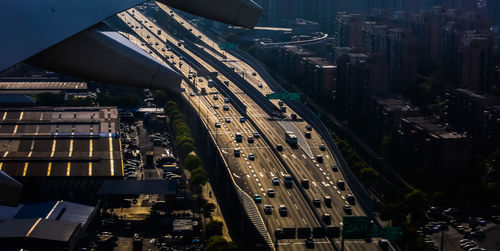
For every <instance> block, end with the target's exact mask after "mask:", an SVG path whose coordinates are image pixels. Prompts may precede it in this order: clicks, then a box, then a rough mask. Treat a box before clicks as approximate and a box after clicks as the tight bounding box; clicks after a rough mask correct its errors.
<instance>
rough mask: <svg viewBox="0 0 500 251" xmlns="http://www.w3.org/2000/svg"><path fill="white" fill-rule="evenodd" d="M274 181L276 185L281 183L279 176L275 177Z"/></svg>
mask: <svg viewBox="0 0 500 251" xmlns="http://www.w3.org/2000/svg"><path fill="white" fill-rule="evenodd" d="M272 181H273V185H275V186H279V185H280V179H278V177H274V178H273V180H272Z"/></svg>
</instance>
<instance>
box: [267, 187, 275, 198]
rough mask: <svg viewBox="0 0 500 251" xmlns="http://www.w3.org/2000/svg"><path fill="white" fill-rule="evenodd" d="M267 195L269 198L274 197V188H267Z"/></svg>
mask: <svg viewBox="0 0 500 251" xmlns="http://www.w3.org/2000/svg"><path fill="white" fill-rule="evenodd" d="M267 196H268V197H269V198H274V197H275V196H276V192H275V191H274V189H272V188H269V189H267Z"/></svg>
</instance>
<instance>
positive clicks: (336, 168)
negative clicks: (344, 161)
mask: <svg viewBox="0 0 500 251" xmlns="http://www.w3.org/2000/svg"><path fill="white" fill-rule="evenodd" d="M332 170H333V171H334V172H338V171H339V168H338V167H337V165H336V164H333V165H332Z"/></svg>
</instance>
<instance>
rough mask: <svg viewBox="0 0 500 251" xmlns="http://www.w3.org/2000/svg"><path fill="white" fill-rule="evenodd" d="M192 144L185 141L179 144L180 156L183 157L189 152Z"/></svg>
mask: <svg viewBox="0 0 500 251" xmlns="http://www.w3.org/2000/svg"><path fill="white" fill-rule="evenodd" d="M193 149H194V148H193V144H191V143H189V142H186V143H184V144H182V145H181V147H180V152H181V157H182V159H184V158H185V157H186V156H187V155H188V154H189V153H190V152H192V151H193Z"/></svg>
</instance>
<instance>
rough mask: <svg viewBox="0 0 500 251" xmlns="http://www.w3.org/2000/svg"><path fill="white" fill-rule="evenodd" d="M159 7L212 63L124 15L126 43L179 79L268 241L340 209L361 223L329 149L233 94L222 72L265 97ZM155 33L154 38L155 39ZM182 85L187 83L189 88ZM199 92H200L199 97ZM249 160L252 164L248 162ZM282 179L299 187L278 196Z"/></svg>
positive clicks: (256, 79)
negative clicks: (289, 136) (251, 202)
mask: <svg viewBox="0 0 500 251" xmlns="http://www.w3.org/2000/svg"><path fill="white" fill-rule="evenodd" d="M160 7H161V8H162V9H163V10H164V11H166V12H167V13H168V14H169V15H170V16H171V17H172V18H174V19H175V21H177V22H178V23H179V24H181V25H184V26H185V28H186V30H189V31H190V32H192V33H193V34H194V35H195V36H196V37H198V38H199V41H198V42H200V43H199V44H196V45H195V46H199V47H201V48H203V50H204V51H205V52H206V53H209V54H210V55H211V57H212V59H210V57H207V56H206V55H203V54H200V53H199V51H198V52H194V51H192V50H189V49H188V48H187V47H188V46H186V45H185V44H183V41H181V40H180V39H179V38H176V37H173V36H171V35H170V34H169V33H168V32H167V31H165V30H163V29H161V28H160V27H158V26H157V25H156V24H155V23H154V22H152V21H151V20H150V19H148V18H147V17H145V16H144V15H143V14H141V13H140V12H138V11H137V10H135V9H131V10H128V11H126V12H123V13H121V14H119V17H120V18H121V19H122V20H123V21H124V22H125V23H127V24H128V25H129V27H131V28H132V29H133V30H134V32H135V33H136V35H137V37H135V36H128V37H129V39H130V40H131V41H132V42H134V43H136V44H137V45H139V46H141V47H142V48H143V49H144V50H146V51H148V52H149V53H150V54H151V55H152V56H154V57H156V58H157V59H158V60H160V61H163V62H165V63H167V64H169V65H171V66H173V67H175V68H177V69H178V70H179V72H181V73H182V74H183V75H184V76H185V81H183V83H182V87H183V88H185V90H186V91H184V92H183V93H182V95H183V96H184V97H185V98H186V99H187V100H188V101H189V102H190V103H191V104H192V105H193V107H195V109H197V111H198V113H199V116H200V117H201V118H202V120H203V122H204V123H205V125H206V127H207V128H208V130H209V131H210V133H211V135H212V137H214V139H215V141H216V142H217V144H218V146H219V148H220V149H221V152H222V153H223V154H224V158H225V160H226V162H227V163H228V164H229V170H230V171H231V172H232V176H233V179H234V180H235V182H236V183H237V185H238V186H239V187H241V188H242V189H243V190H244V191H245V193H247V194H248V196H250V197H251V198H255V195H256V194H258V195H259V196H260V197H261V198H262V199H261V200H262V201H261V202H259V200H256V201H255V206H256V207H257V208H258V210H259V212H260V217H261V219H262V221H263V223H264V224H265V226H266V229H267V231H268V233H269V235H270V236H271V238H273V240H275V236H274V230H275V229H284V228H301V227H310V228H313V227H321V226H325V225H326V226H340V225H341V224H342V222H341V219H342V216H343V215H346V213H347V212H346V210H345V208H344V206H345V205H350V206H351V208H352V215H364V212H363V211H362V209H361V208H360V207H359V206H357V203H356V202H354V203H353V202H350V203H349V202H348V201H347V196H348V194H351V192H350V189H349V186H348V184H345V183H344V184H345V187H342V186H339V185H338V183H337V182H338V181H341V180H344V179H343V177H342V174H341V173H340V172H339V171H338V170H337V169H336V168H332V167H334V166H336V160H335V157H334V156H333V155H332V153H331V151H330V150H329V149H328V147H326V146H325V147H324V148H323V147H320V145H321V146H324V145H326V144H324V142H323V140H322V139H321V136H320V135H319V134H318V133H317V132H316V131H315V130H314V128H310V129H306V126H307V122H305V121H303V120H302V119H301V118H300V117H299V118H297V119H294V120H291V119H289V118H290V117H291V114H293V113H294V111H292V110H291V109H290V108H288V109H287V114H286V118H287V119H270V114H268V113H266V112H265V110H264V109H263V108H262V107H261V106H259V105H258V104H257V103H256V102H255V101H254V100H253V99H252V98H251V97H250V96H249V95H248V94H247V93H245V92H244V90H243V89H241V88H239V84H240V83H236V82H233V81H231V79H234V78H231V77H230V76H229V75H230V74H228V73H227V70H228V69H230V68H231V67H232V68H233V69H234V71H236V72H240V73H241V74H242V75H243V74H244V78H245V80H246V81H248V82H249V83H250V84H252V85H253V86H254V88H256V89H257V90H259V91H260V92H261V93H262V94H266V93H271V92H272V90H271V89H270V87H269V86H268V85H267V84H266V82H265V81H264V80H263V79H262V78H261V77H260V75H259V74H258V73H257V72H255V71H254V70H253V69H252V68H251V67H250V66H249V65H247V64H246V63H244V62H242V61H240V60H239V59H237V58H236V57H234V56H232V55H231V54H229V53H227V52H226V53H224V52H223V51H221V50H220V49H219V48H218V46H217V44H216V43H215V42H214V41H212V40H211V39H210V38H208V37H207V36H205V35H204V34H202V33H201V32H199V31H198V30H197V29H196V28H195V27H193V26H192V25H191V24H189V22H187V21H186V20H184V19H182V17H180V16H179V15H177V14H175V13H174V12H173V11H172V10H170V9H168V7H166V6H164V5H160ZM159 30H161V32H158V31H159ZM224 54H225V55H224ZM213 58H215V59H217V60H219V61H220V62H224V64H225V65H226V69H224V68H221V66H220V65H219V66H218V65H215V64H213V62H211V60H213ZM206 71H208V72H218V73H219V74H218V76H217V77H216V78H213V79H212V80H215V81H220V83H227V84H228V88H229V90H230V91H231V92H232V93H233V94H234V95H236V97H237V98H238V99H239V100H241V101H242V103H243V104H244V105H245V106H246V114H242V113H241V111H238V110H237V109H236V108H235V107H234V106H233V105H234V102H235V101H234V100H229V103H226V102H225V101H224V98H225V97H224V96H222V94H221V93H219V91H218V89H217V88H215V87H214V86H212V85H211V86H209V81H210V78H208V77H204V76H203V74H202V72H206ZM187 81H190V82H191V83H190V84H188V82H187ZM202 88H203V89H204V90H205V92H203V93H202ZM277 103H278V101H273V104H274V105H276V106H277V105H278V104H277ZM224 105H227V106H228V109H224ZM216 107H218V108H216ZM241 117H244V118H245V121H241V122H240V118H241ZM248 119H250V120H251V121H249V120H248ZM250 122H252V123H250ZM216 123H218V125H217V126H216ZM219 126H220V127H219ZM285 131H294V132H295V134H296V135H297V136H298V138H299V140H298V141H299V147H298V148H297V149H294V148H291V147H288V144H287V143H286V141H285ZM306 131H307V132H309V133H310V135H311V137H310V138H306V137H305V136H304V135H305V133H306ZM237 133H240V134H241V135H242V142H237V141H236V140H235V136H236V134H237ZM255 133H259V134H260V136H261V137H259V138H255V137H254V142H253V143H250V142H249V141H248V137H250V136H251V137H253V136H254V134H255ZM264 138H265V139H267V141H266V140H264ZM277 144H280V145H282V146H283V150H282V151H276V150H275V149H274V150H273V148H275V146H276V145H277ZM237 148H239V149H241V151H242V153H241V156H240V157H236V156H235V154H234V149H237ZM250 155H253V157H254V158H250ZM318 155H321V156H322V158H323V161H318ZM252 159H253V160H252ZM283 164H284V165H283ZM287 170H288V171H287ZM289 172H290V173H291V174H292V175H293V176H294V177H295V179H296V181H298V182H297V183H295V184H293V186H292V188H285V186H284V184H283V182H284V175H285V174H287V173H289ZM273 178H278V180H279V183H280V184H279V185H274V184H273V182H272V180H273ZM302 180H307V181H308V183H309V185H308V186H304V184H301V183H303V182H301V181H302ZM304 183H305V181H304ZM269 189H273V190H274V191H275V196H274V197H269V196H268V190H269ZM325 197H330V198H331V204H330V205H328V204H327V203H325ZM317 202H319V203H317ZM264 205H271V206H272V208H273V211H272V213H271V214H270V215H269V214H266V212H265V210H264ZM281 205H284V206H285V207H286V209H287V215H286V216H281V215H280V213H279V212H278V211H279V208H280V206H281ZM325 215H330V216H331V221H329V222H328V221H325V220H324V216H325ZM279 246H280V247H286V248H287V249H297V250H300V249H304V248H305V247H304V242H303V241H300V242H298V241H293V240H279ZM315 248H316V249H319V250H331V249H333V247H332V246H331V244H330V242H328V240H327V239H325V238H319V239H315ZM375 249H376V246H375V244H373V243H365V242H364V241H361V242H347V245H346V250H375Z"/></svg>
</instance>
